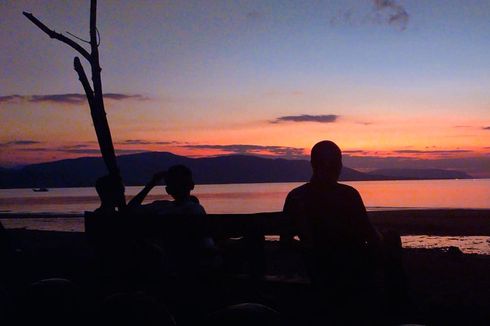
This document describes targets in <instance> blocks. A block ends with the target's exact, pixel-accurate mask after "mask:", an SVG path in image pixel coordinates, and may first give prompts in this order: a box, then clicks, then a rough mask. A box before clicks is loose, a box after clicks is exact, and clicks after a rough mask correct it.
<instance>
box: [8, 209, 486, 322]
mask: <svg viewBox="0 0 490 326" xmlns="http://www.w3.org/2000/svg"><path fill="white" fill-rule="evenodd" d="M369 215H370V218H371V220H372V221H373V223H374V224H375V225H376V226H377V227H378V228H380V229H384V230H386V229H393V230H397V231H398V232H400V233H401V234H402V235H416V234H426V235H439V236H442V235H446V236H473V235H479V236H489V235H490V210H403V211H383V212H380V211H379V212H370V214H369ZM43 218H44V219H45V218H53V216H49V217H48V216H39V215H29V214H18V215H9V214H2V215H0V219H1V221H2V223H4V225H5V226H6V227H7V228H8V229H9V234H10V236H11V239H12V242H13V244H14V246H15V247H16V248H19V249H21V250H22V252H23V255H24V256H25V257H28V260H29V263H28V265H29V266H30V268H28V269H27V270H22V271H17V272H18V273H20V274H23V275H24V277H25V278H26V279H28V280H30V281H34V280H37V279H42V278H47V277H64V278H68V279H72V280H75V281H76V282H77V283H80V284H87V282H91V281H90V279H91V277H90V276H91V275H93V270H91V268H90V267H89V266H90V261H91V259H92V251H91V248H90V246H89V245H88V243H87V242H86V238H85V235H84V234H83V233H82V232H80V231H81V230H79V229H76V228H75V229H74V230H72V231H73V232H53V231H40V230H28V229H25V228H22V227H21V226H20V225H21V224H19V223H21V222H28V223H29V222H32V221H33V220H37V219H43ZM57 218H60V219H63V220H64V221H68V223H74V225H79V224H80V223H81V221H83V219H82V218H81V217H80V216H73V215H69V216H68V215H65V216H57ZM488 245H490V244H488ZM266 249H267V260H268V267H267V269H268V270H267V272H266V278H265V280H266V281H265V283H263V284H262V285H261V289H262V290H261V291H262V292H265V293H266V294H267V293H268V291H272V292H270V293H269V294H268V295H269V296H270V297H271V298H272V299H271V300H272V301H273V304H274V305H275V306H276V307H277V308H281V307H282V309H286V311H288V310H289V309H290V308H291V305H293V306H294V305H297V306H298V307H299V306H301V305H302V295H303V294H304V293H306V292H307V290H306V288H304V287H305V286H306V287H307V284H308V281H307V279H306V278H305V275H304V270H302V268H301V262H300V261H299V259H298V256H295V255H291V256H284V253H281V251H280V250H279V249H278V244H277V242H269V243H268V244H267V248H266ZM403 260H404V264H405V268H406V271H407V275H408V279H409V285H410V296H411V298H412V301H413V303H412V306H411V308H410V311H409V312H408V313H407V315H408V317H407V321H410V322H418V323H424V324H430V325H432V324H440V325H450V324H452V325H459V324H462V323H463V324H464V323H466V322H467V321H472V324H482V325H483V324H486V323H487V321H489V320H490V319H489V318H490V317H489V315H488V312H489V311H490V296H489V295H488V293H490V278H489V277H488V275H490V256H485V255H469V254H462V253H460V252H458V251H451V250H447V249H407V248H405V249H404V250H403ZM285 266H286V267H287V268H286V269H288V270H291V266H293V267H292V269H293V270H294V269H296V272H295V273H293V274H291V273H289V274H288V275H285V274H284V273H283V270H284V267H285ZM295 266H296V267H295ZM287 284H291V286H288V285H287ZM278 287H279V288H280V289H279V290H278V289H277V288H278ZM298 287H299V290H298ZM277 291H285V293H283V294H281V296H276V294H277V293H279V292H277ZM305 291H306V292H305ZM302 293H303V294H302ZM286 298H287V300H286ZM293 315H294V314H293ZM296 317H298V316H296ZM291 318H293V319H294V318H295V316H291Z"/></svg>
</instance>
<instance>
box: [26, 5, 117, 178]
mask: <svg viewBox="0 0 490 326" xmlns="http://www.w3.org/2000/svg"><path fill="white" fill-rule="evenodd" d="M23 14H24V16H25V17H26V18H27V19H29V20H30V21H31V22H32V23H33V24H34V25H36V26H37V27H39V29H41V30H42V31H43V32H44V33H46V34H47V35H48V36H49V37H51V38H53V39H56V40H58V41H60V42H63V43H65V44H66V45H68V46H70V47H72V48H73V49H75V50H76V51H77V52H78V53H80V54H81V55H82V56H83V57H84V58H85V59H86V60H87V61H88V62H89V63H90V66H91V72H92V85H93V86H91V85H90V82H89V80H88V78H87V75H86V74H85V71H84V69H83V66H82V64H81V62H80V59H79V58H78V57H75V59H74V61H73V64H74V69H75V71H76V72H77V74H78V78H79V80H80V82H81V84H82V86H83V89H84V91H85V95H86V96H87V101H88V104H89V107H90V114H91V116H92V121H93V123H94V128H95V133H96V135H97V140H98V142H99V147H100V151H101V153H102V158H103V159H104V163H105V165H106V167H107V170H108V172H109V174H111V175H113V176H115V177H117V178H120V172H119V168H118V165H117V160H116V154H115V151H114V145H113V142H112V136H111V130H110V129H109V123H108V122H107V117H106V112H105V108H104V96H103V93H102V79H101V76H100V72H101V70H102V69H101V68H100V63H99V49H98V48H99V44H98V41H99V40H98V37H97V36H98V31H97V0H91V1H90V41H89V42H87V43H89V44H90V53H89V52H88V51H87V50H86V49H84V48H83V47H82V46H81V45H80V44H78V43H77V42H75V41H73V40H72V39H70V38H68V37H66V36H64V35H63V34H60V33H57V32H55V31H54V30H52V29H50V28H48V27H47V26H46V25H44V24H43V23H42V22H41V21H40V20H39V19H37V18H36V17H34V16H33V15H32V14H31V13H27V12H23Z"/></svg>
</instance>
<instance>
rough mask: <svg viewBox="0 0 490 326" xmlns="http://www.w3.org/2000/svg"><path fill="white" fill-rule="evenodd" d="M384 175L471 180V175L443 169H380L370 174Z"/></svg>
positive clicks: (405, 177) (403, 177)
mask: <svg viewBox="0 0 490 326" xmlns="http://www.w3.org/2000/svg"><path fill="white" fill-rule="evenodd" d="M371 173H372V174H375V175H384V176H387V177H393V178H402V179H470V178H472V177H471V176H470V175H469V174H467V173H465V172H462V171H453V170H441V169H379V170H374V171H371V172H370V173H369V174H371Z"/></svg>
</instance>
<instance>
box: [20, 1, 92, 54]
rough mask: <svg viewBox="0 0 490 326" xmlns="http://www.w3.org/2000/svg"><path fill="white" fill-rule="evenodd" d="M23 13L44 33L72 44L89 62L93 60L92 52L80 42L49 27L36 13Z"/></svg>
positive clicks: (69, 44)
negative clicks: (35, 15)
mask: <svg viewBox="0 0 490 326" xmlns="http://www.w3.org/2000/svg"><path fill="white" fill-rule="evenodd" d="M22 14H23V15H24V16H26V17H27V19H29V20H30V21H31V22H32V23H33V24H34V25H36V26H37V27H39V29H40V30H42V31H43V32H44V33H46V34H48V36H49V37H51V38H54V39H56V40H58V41H61V42H63V43H65V44H66V45H68V46H71V47H72V48H73V49H75V50H76V51H78V53H80V54H81V55H82V56H83V57H84V58H85V59H87V60H88V61H89V62H91V60H92V58H91V56H90V54H89V53H88V51H87V50H85V49H84V48H83V47H82V46H81V45H80V44H78V43H77V42H75V41H73V40H71V39H69V38H68V37H66V36H64V35H63V34H60V33H57V32H55V31H54V30H52V29H49V28H48V27H47V26H46V25H44V24H43V23H42V22H41V21H40V20H39V19H37V18H36V17H34V15H32V14H31V13H29V12H25V11H24V12H22Z"/></svg>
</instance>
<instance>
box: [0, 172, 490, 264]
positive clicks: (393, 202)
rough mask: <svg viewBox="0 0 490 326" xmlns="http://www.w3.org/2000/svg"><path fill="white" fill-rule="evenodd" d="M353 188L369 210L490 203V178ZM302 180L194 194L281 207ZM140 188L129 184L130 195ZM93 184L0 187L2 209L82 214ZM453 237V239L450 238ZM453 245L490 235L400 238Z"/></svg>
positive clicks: (487, 244)
mask: <svg viewBox="0 0 490 326" xmlns="http://www.w3.org/2000/svg"><path fill="white" fill-rule="evenodd" d="M345 183H346V184H349V185H351V186H353V187H355V188H356V189H357V190H358V191H359V192H360V193H361V196H362V198H363V200H364V203H365V205H366V207H367V209H368V210H389V209H424V208H490V179H470V180H409V181H355V182H345ZM301 184H302V183H258V184H226V185H197V186H196V189H195V191H194V194H195V195H196V196H197V197H198V198H199V200H200V201H201V204H202V205H203V206H204V207H205V209H206V211H207V212H208V213H255V212H271V211H280V210H282V206H283V203H284V199H285V198H286V195H287V193H288V192H289V191H290V190H291V189H293V188H295V187H297V186H299V185H301ZM141 188H142V187H127V188H126V197H127V199H130V198H131V197H132V196H134V195H135V194H137V193H138V191H139V190H140V189H141ZM164 194H165V190H164V188H163V187H162V186H159V187H156V188H155V189H153V191H152V192H151V193H150V195H149V196H148V198H147V202H151V201H153V200H156V199H162V198H168V197H167V196H165V195H164ZM98 203H99V200H98V197H97V194H96V192H95V189H94V188H53V189H50V190H49V191H48V192H34V191H32V189H0V213H51V214H60V213H63V214H82V213H83V212H84V211H90V210H94V209H95V208H97V207H98ZM2 221H3V223H4V224H5V226H6V227H28V228H31V229H43V230H60V231H61V230H64V231H81V230H83V222H82V219H79V218H62V219H59V218H50V217H49V216H47V217H46V218H42V219H26V220H24V221H13V220H11V219H8V220H6V219H3V220H2ZM451 241H452V242H451ZM463 242H464V243H463ZM442 244H445V245H456V246H459V247H460V248H462V249H463V250H464V251H466V252H477V253H486V254H490V239H489V238H488V237H429V236H411V237H404V245H405V246H411V247H437V246H438V245H441V246H442Z"/></svg>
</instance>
